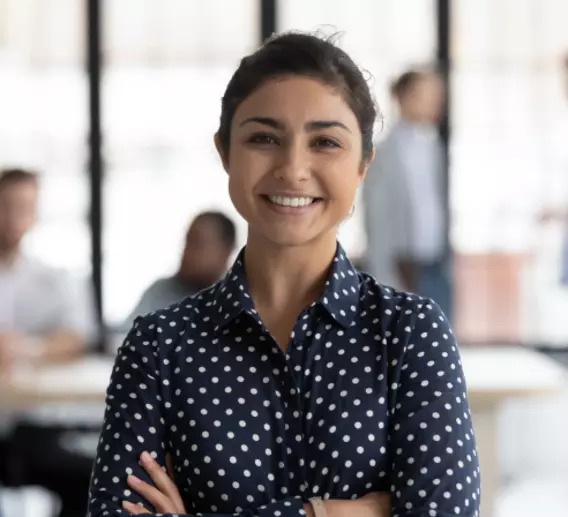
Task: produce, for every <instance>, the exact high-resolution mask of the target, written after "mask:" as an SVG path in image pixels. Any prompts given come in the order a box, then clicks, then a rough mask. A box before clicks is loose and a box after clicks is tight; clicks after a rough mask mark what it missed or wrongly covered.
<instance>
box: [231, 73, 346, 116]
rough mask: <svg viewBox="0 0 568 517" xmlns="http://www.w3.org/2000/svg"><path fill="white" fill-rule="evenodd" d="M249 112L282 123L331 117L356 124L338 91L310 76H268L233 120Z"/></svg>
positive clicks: (244, 102) (248, 114)
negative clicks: (271, 77) (273, 77)
mask: <svg viewBox="0 0 568 517" xmlns="http://www.w3.org/2000/svg"><path fill="white" fill-rule="evenodd" d="M250 116H264V117H272V118H275V119H278V120H281V121H283V122H284V123H286V122H290V123H292V122H293V121H298V122H299V121H302V122H304V121H308V120H330V119H334V120H340V121H341V122H343V123H344V124H345V125H348V126H353V127H355V126H356V125H357V118H356V117H355V114H354V113H353V111H352V110H351V108H350V107H349V105H348V104H347V103H346V102H345V99H344V98H343V95H342V93H341V91H340V90H339V89H338V88H335V87H332V86H329V85H326V84H324V83H322V82H321V81H318V80H316V79H311V78H309V77H282V78H275V79H269V80H268V81H266V82H265V83H264V84H262V85H261V86H260V87H259V88H257V89H256V90H255V91H254V92H253V93H251V94H250V95H249V96H248V97H247V98H246V99H245V100H244V101H243V102H242V103H241V104H240V106H239V107H238V109H237V111H236V113H235V122H236V123H237V124H239V123H240V121H241V120H243V119H245V118H247V117H250Z"/></svg>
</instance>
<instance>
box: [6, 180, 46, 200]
mask: <svg viewBox="0 0 568 517" xmlns="http://www.w3.org/2000/svg"><path fill="white" fill-rule="evenodd" d="M37 193H38V187H37V184H36V183H35V182H34V181H15V182H10V183H6V184H4V185H2V186H0V198H1V199H3V200H4V201H8V200H12V199H13V200H17V201H24V200H28V199H29V200H35V198H36V197H37Z"/></svg>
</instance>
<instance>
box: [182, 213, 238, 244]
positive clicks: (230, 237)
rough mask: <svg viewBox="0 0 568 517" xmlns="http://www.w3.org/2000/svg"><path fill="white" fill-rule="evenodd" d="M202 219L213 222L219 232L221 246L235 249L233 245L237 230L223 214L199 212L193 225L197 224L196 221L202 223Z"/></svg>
mask: <svg viewBox="0 0 568 517" xmlns="http://www.w3.org/2000/svg"><path fill="white" fill-rule="evenodd" d="M203 219H209V220H211V221H213V222H214V223H215V224H216V225H217V228H218V230H219V237H220V238H221V241H223V244H225V245H226V246H227V248H229V249H232V248H234V247H235V243H236V241H237V229H236V227H235V223H234V222H233V221H232V220H231V219H229V217H227V216H226V215H225V214H224V213H222V212H217V211H214V210H211V211H208V212H200V213H199V214H197V216H196V217H195V219H194V220H193V223H194V224H195V223H197V222H198V221H202V220H203Z"/></svg>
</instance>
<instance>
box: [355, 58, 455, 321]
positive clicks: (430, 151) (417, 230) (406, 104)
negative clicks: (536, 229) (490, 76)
mask: <svg viewBox="0 0 568 517" xmlns="http://www.w3.org/2000/svg"><path fill="white" fill-rule="evenodd" d="M392 95H393V98H394V100H395V101H396V103H397V105H398V108H399V119H398V120H397V121H396V123H395V124H393V125H392V127H391V128H390V131H389V133H388V135H387V136H386V137H385V139H384V140H383V141H382V142H381V143H380V144H379V145H378V147H377V154H376V157H375V160H374V162H373V163H372V164H371V167H370V169H369V173H368V175H367V178H366V180H365V185H364V187H363V200H364V209H365V226H366V233H367V242H368V246H367V256H366V265H367V268H368V271H369V273H371V274H372V275H373V276H375V277H376V278H377V280H379V282H381V283H383V284H387V285H390V286H392V287H395V288H397V289H401V290H405V291H411V292H416V293H418V294H420V295H422V296H426V297H429V298H433V299H434V300H435V301H436V302H438V304H439V305H440V306H441V307H442V309H443V310H444V312H445V313H446V316H448V318H449V317H450V314H449V313H450V310H451V286H450V279H449V275H450V273H449V260H448V258H449V250H448V247H447V238H446V235H447V231H448V228H447V217H446V208H445V199H444V190H445V187H444V168H445V160H444V152H443V145H442V141H441V138H440V135H439V132H438V124H439V122H440V120H441V117H442V114H443V112H444V85H443V82H442V80H441V78H440V76H439V75H438V74H437V73H436V72H435V71H434V70H430V69H427V68H424V69H412V70H408V71H406V72H405V73H403V74H402V75H400V77H398V78H397V79H396V81H395V82H394V83H393V85H392Z"/></svg>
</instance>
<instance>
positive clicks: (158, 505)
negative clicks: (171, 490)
mask: <svg viewBox="0 0 568 517" xmlns="http://www.w3.org/2000/svg"><path fill="white" fill-rule="evenodd" d="M126 482H127V483H128V486H129V487H130V488H132V490H134V491H135V492H136V493H137V494H138V495H141V496H142V497H143V498H144V499H145V500H146V501H148V502H149V503H150V504H151V505H152V506H153V507H154V508H155V509H156V510H157V511H158V512H164V513H167V512H171V511H172V510H173V509H174V508H173V502H172V501H171V500H170V498H169V497H168V496H167V495H166V494H163V493H162V492H160V490H158V489H157V488H156V487H153V486H152V485H149V484H148V483H146V482H145V481H142V480H141V479H140V478H137V477H136V476H132V475H131V476H128V478H126Z"/></svg>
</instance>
